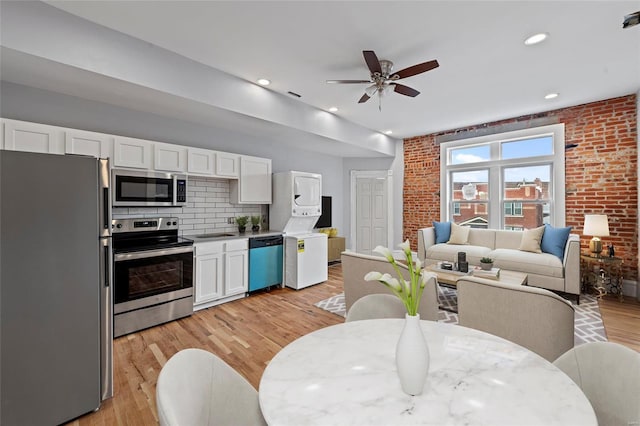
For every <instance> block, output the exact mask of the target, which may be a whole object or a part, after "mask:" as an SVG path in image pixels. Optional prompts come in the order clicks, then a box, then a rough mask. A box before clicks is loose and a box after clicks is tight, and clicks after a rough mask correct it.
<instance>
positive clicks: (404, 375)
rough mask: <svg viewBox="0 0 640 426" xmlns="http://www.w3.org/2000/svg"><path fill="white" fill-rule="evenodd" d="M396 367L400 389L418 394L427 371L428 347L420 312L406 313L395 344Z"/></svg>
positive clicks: (410, 393) (422, 387)
mask: <svg viewBox="0 0 640 426" xmlns="http://www.w3.org/2000/svg"><path fill="white" fill-rule="evenodd" d="M396 367H397V369H398V377H399V378H400V385H401V386H402V390H403V391H404V392H405V393H407V394H409V395H420V394H421V393H422V390H423V389H424V383H425V381H426V380H427V373H428V371H429V348H428V347H427V341H426V340H425V338H424V334H423V333H422V328H421V327H420V314H417V315H409V314H406V316H405V321H404V328H403V329H402V333H401V334H400V339H398V345H397V346H396Z"/></svg>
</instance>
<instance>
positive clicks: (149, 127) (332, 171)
mask: <svg viewBox="0 0 640 426" xmlns="http://www.w3.org/2000/svg"><path fill="white" fill-rule="evenodd" d="M0 116H2V117H4V118H11V119H15V120H24V121H32V122H36V123H44V124H51V125H55V126H63V127H70V128H74V129H82V130H88V131H94V132H101V133H107V134H114V135H121V136H129V137H135V138H141V139H150V140H155V141H161V142H168V143H175V144H180V145H187V146H194V147H200V148H208V149H217V150H220V151H227V152H234V153H239V154H246V155H255V156H258V157H265V158H271V160H272V162H273V163H272V164H273V172H284V171H289V170H297V171H304V172H313V173H320V174H322V179H323V195H331V196H332V197H333V225H334V227H335V228H338V229H339V230H340V233H341V234H343V232H342V231H343V229H344V230H345V232H347V234H346V235H348V230H347V229H346V228H345V226H346V223H345V222H344V219H343V218H344V215H343V214H342V212H343V211H344V210H345V209H348V208H349V203H348V202H345V201H344V193H343V187H344V185H343V179H344V178H343V159H342V158H340V157H334V156H330V155H323V154H318V153H316V152H309V151H305V150H297V149H292V148H290V147H286V148H283V147H282V146H280V145H279V144H278V143H277V141H274V140H269V139H257V138H256V137H254V136H251V135H246V134H243V133H241V132H233V131H230V130H228V129H221V128H215V127H208V126H205V125H202V124H197V123H191V122H188V121H184V120H178V119H176V118H172V117H163V116H160V115H156V114H151V113H147V112H141V111H136V110H132V109H127V108H122V107H118V106H114V105H110V104H106V103H102V102H96V101H92V100H86V99H82V98H78V97H73V96H68V95H63V94H60V93H55V92H51V91H46V90H41V89H37V88H33V87H29V86H22V85H17V84H13V83H9V82H5V81H3V82H1V84H0ZM347 200H348V199H347ZM347 217H348V215H347Z"/></svg>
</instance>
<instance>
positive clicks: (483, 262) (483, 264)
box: [480, 257, 493, 271]
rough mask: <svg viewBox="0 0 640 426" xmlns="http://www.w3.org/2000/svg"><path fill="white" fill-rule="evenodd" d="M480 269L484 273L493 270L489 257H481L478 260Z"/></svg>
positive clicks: (491, 260)
mask: <svg viewBox="0 0 640 426" xmlns="http://www.w3.org/2000/svg"><path fill="white" fill-rule="evenodd" d="M480 268H482V269H484V270H485V271H490V270H491V268H493V259H492V258H490V257H483V258H482V259H480Z"/></svg>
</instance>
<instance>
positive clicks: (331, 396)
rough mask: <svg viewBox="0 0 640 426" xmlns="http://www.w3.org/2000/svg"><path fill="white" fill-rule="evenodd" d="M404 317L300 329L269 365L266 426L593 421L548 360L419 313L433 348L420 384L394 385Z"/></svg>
mask: <svg viewBox="0 0 640 426" xmlns="http://www.w3.org/2000/svg"><path fill="white" fill-rule="evenodd" d="M403 323H404V320H401V319H384V320H367V321H353V322H348V323H343V324H338V325H335V326H331V327H327V328H323V329H320V330H317V331H315V332H313V333H310V334H307V335H305V336H303V337H301V338H299V339H297V340H295V341H294V342H292V343H291V344H289V345H288V346H286V347H285V348H283V349H282V350H281V351H280V352H279V353H278V354H277V355H276V356H275V357H274V358H273V360H271V362H270V363H269V365H268V366H267V368H266V370H265V372H264V374H263V376H262V379H261V382H260V388H259V397H260V406H261V409H262V413H263V415H264V417H265V419H266V421H267V423H268V424H270V425H404V424H424V425H453V424H456V425H458V424H465V425H476V424H477V425H596V424H597V420H596V416H595V413H594V411H593V409H592V408H591V405H590V403H589V401H588V400H587V398H586V397H585V395H584V394H583V393H582V391H581V390H580V388H579V387H578V386H577V385H576V384H575V383H574V382H573V381H572V380H571V379H570V378H569V377H568V376H566V375H565V374H564V373H563V372H562V371H560V370H559V369H557V368H556V367H555V366H554V365H553V364H551V363H549V362H548V361H546V360H545V359H543V358H541V357H540V356H538V355H536V354H535V353H533V352H531V351H529V350H527V349H525V348H523V347H521V346H518V345H516V344H514V343H511V342H509V341H506V340H504V339H501V338H499V337H496V336H493V335H490V334H487V333H483V332H480V331H477V330H473V329H470V328H466V327H461V326H458V325H451V324H445V323H438V322H432V321H421V326H422V329H423V332H424V335H425V338H426V340H427V344H428V346H429V351H430V356H431V358H430V367H429V373H428V376H427V383H426V385H425V388H424V392H423V394H422V395H419V396H409V395H407V394H405V393H403V391H402V390H401V388H400V382H399V379H398V377H397V372H396V366H395V349H396V343H397V341H398V338H399V336H400V332H401V330H402V327H403Z"/></svg>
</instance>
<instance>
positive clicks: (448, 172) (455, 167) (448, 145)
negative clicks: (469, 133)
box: [440, 123, 566, 229]
mask: <svg viewBox="0 0 640 426" xmlns="http://www.w3.org/2000/svg"><path fill="white" fill-rule="evenodd" d="M564 130H565V126H564V124H563V123H560V124H552V125H547V126H540V127H532V128H528V129H522V130H514V131H510V132H504V133H496V134H491V135H485V136H479V137H473V138H467V139H460V140H456V141H450V142H442V143H441V144H440V159H441V162H440V194H442V196H441V197H440V218H441V220H445V219H444V218H446V220H451V218H452V217H453V215H452V214H450V212H452V211H453V210H452V209H453V202H454V201H455V200H452V199H450V196H451V194H452V182H451V176H452V173H454V172H465V171H474V170H483V169H487V170H488V171H489V173H488V174H489V179H488V182H487V184H488V187H489V197H488V199H487V200H470V201H465V202H471V203H473V202H474V201H475V202H488V203H489V209H488V218H489V228H492V229H504V226H505V220H504V218H505V216H506V215H505V214H504V203H505V199H504V186H503V183H504V169H507V168H512V167H528V166H544V165H550V167H551V173H550V181H551V182H550V188H549V189H550V192H551V196H550V197H549V198H548V199H541V200H536V201H533V203H534V204H542V205H543V206H544V204H547V203H548V205H549V210H550V215H549V222H550V224H551V225H553V226H557V227H562V226H565V220H566V212H565V155H564V154H565V152H564V149H565V138H564ZM545 136H550V137H551V138H552V140H553V143H552V147H553V152H552V154H550V155H539V156H534V157H523V158H515V159H507V160H502V159H500V151H501V144H502V143H503V142H513V141H517V140H525V139H534V138H538V137H545ZM477 145H489V146H490V152H491V158H490V160H489V161H480V162H477V163H463V164H450V163H451V157H450V154H451V152H452V151H453V150H455V149H460V148H463V147H465V146H468V147H471V146H477ZM492 188H493V189H492ZM509 202H516V200H509ZM517 202H520V201H519V200H518V201H517ZM525 203H526V204H529V202H526V201H523V209H524V204H525ZM543 208H544V207H543Z"/></svg>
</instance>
